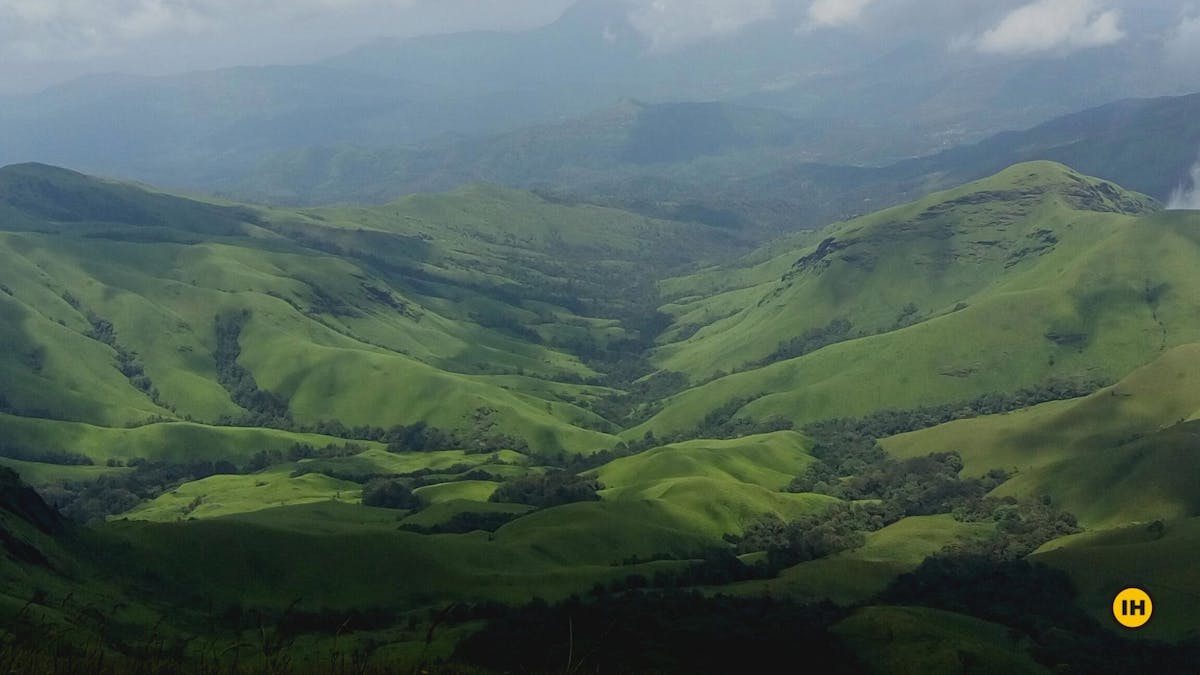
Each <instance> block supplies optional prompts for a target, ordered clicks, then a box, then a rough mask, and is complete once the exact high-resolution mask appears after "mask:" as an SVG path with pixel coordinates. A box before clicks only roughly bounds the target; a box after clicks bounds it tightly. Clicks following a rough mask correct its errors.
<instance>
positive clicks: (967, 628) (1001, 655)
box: [834, 607, 1050, 675]
mask: <svg viewBox="0 0 1200 675" xmlns="http://www.w3.org/2000/svg"><path fill="white" fill-rule="evenodd" d="M834 632H835V633H837V634H838V635H839V636H841V637H842V638H843V639H845V640H846V641H847V642H848V643H849V645H850V646H851V648H852V649H854V652H855V654H856V655H858V657H859V658H860V659H861V660H862V661H863V662H864V663H865V664H866V665H867V667H868V668H869V671H870V672H872V673H879V674H880V675H883V674H884V673H926V674H928V675H939V674H945V675H954V674H956V673H963V672H971V673H980V674H981V675H982V674H985V673H986V674H994V675H1009V674H1012V675H1016V674H1018V673H1022V674H1028V675H1035V674H1036V675H1046V674H1047V673H1049V672H1050V671H1049V670H1047V669H1046V668H1045V667H1044V666H1041V665H1039V664H1038V663H1037V662H1036V661H1034V660H1033V658H1032V657H1030V655H1029V654H1028V652H1027V651H1026V649H1025V648H1024V647H1023V645H1022V644H1021V641H1020V640H1021V636H1019V635H1016V636H1014V635H1013V634H1012V632H1011V631H1010V629H1008V628H1006V627H1004V626H1001V625H998V624H994V623H989V622H987V621H982V620H980V619H975V618H972V617H969V616H963V615H961V614H955V613H953V612H944V611H941V610H936V609H928V608H924V607H864V608H863V609H860V610H859V611H857V612H855V613H854V615H853V616H851V617H849V618H847V619H845V620H843V621H841V622H840V623H839V624H837V626H835V627H834Z"/></svg>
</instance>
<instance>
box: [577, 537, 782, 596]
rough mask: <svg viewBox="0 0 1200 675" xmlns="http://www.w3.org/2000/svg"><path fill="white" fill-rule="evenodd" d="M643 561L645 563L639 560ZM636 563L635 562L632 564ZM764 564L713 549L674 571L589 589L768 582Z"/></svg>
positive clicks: (610, 590)
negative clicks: (750, 561)
mask: <svg viewBox="0 0 1200 675" xmlns="http://www.w3.org/2000/svg"><path fill="white" fill-rule="evenodd" d="M652 557H654V558H657V559H659V560H675V559H677V558H676V557H675V556H670V555H658V556H652ZM642 562H646V561H642ZM635 564H636V563H635ZM774 575H775V572H774V571H772V570H771V569H770V568H769V567H768V566H767V565H765V564H755V565H748V564H746V563H745V562H743V561H742V560H741V559H740V558H738V557H737V555H735V554H734V552H733V551H732V550H731V549H729V548H713V549H709V550H706V551H703V552H702V553H700V554H699V555H698V556H695V557H693V558H692V559H690V560H689V561H688V563H687V564H686V565H685V566H683V567H680V568H676V569H669V570H668V569H659V570H655V572H654V574H653V575H651V576H649V577H647V576H645V575H643V574H631V575H629V576H627V577H625V578H624V579H614V580H613V581H611V582H609V583H608V585H604V584H597V585H596V586H594V587H593V588H592V590H591V594H592V595H593V596H599V595H603V594H605V593H621V592H624V591H632V590H640V589H643V588H659V589H682V588H692V587H695V586H725V585H728V584H735V583H738V582H739V581H750V580H752V579H769V578H770V577H772V576H774Z"/></svg>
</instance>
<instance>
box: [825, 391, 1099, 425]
mask: <svg viewBox="0 0 1200 675" xmlns="http://www.w3.org/2000/svg"><path fill="white" fill-rule="evenodd" d="M1105 386H1107V383H1105V382H1104V381H1102V380H1095V379H1077V380H1068V379H1055V380H1050V381H1048V382H1045V383H1042V384H1040V385H1037V386H1034V387H1029V388H1026V389H1021V390H1018V391H1016V392H1013V393H1008V394H1001V393H990V394H983V395H982V396H978V397H976V398H973V399H971V400H969V401H965V402H962V403H948V404H945V405H936V406H923V407H920V408H914V409H912V410H880V411H877V412H874V413H871V414H870V415H867V416H866V417H861V418H836V419H830V420H825V421H822V422H816V423H814V424H811V425H808V426H807V427H805V433H807V434H809V435H810V436H812V437H814V438H818V439H825V438H831V437H836V436H837V435H839V434H844V433H852V434H855V435H858V436H861V437H867V438H872V439H877V438H887V437H888V436H895V435H897V434H903V433H908V432H910V431H917V430H920V429H927V428H929V427H935V426H938V425H939V424H945V423H946V422H952V421H954V420H960V419H968V418H972V417H981V416H983V415H995V414H999V413H1005V412H1012V411H1014V410H1021V409H1022V408H1028V407H1030V406H1034V405H1038V404H1040V403H1047V402H1049V401H1062V400H1066V399H1072V398H1079V397H1081V396H1087V395H1088V394H1091V393H1094V392H1095V391H1097V390H1099V389H1102V388H1104V387H1105Z"/></svg>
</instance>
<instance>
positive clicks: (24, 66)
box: [0, 0, 1200, 92]
mask: <svg viewBox="0 0 1200 675" xmlns="http://www.w3.org/2000/svg"><path fill="white" fill-rule="evenodd" d="M572 1H573V0H0V91H6V92H13V91H36V90H40V89H44V88H46V87H47V86H50V85H52V84H55V83H57V82H61V81H64V80H67V79H71V78H75V77H78V76H81V75H84V74H88V73H96V72H122V73H130V74H138V75H158V74H169V73H176V72H186V71H192V70H206V69H213V68H221V67H229V66H236V65H263V64H277V63H305V62H310V61H315V60H318V59H320V58H323V57H326V56H331V55H334V54H337V53H340V52H344V51H346V50H349V49H351V48H353V47H355V46H357V45H359V44H363V43H365V42H368V41H370V40H372V39H375V38H378V37H405V36H413V35H423V34H432V33H445V32H456V31H464V30H475V29H497V30H512V29H521V28H530V27H534V26H539V25H544V24H547V23H549V22H551V21H553V20H554V19H555V18H556V17H558V16H559V15H560V14H561V13H562V12H563V11H564V10H565V9H567V8H568V6H569V5H571V4H572ZM588 1H591V2H596V1H600V0H588ZM608 1H611V2H622V3H624V4H626V5H627V6H628V8H627V9H628V17H629V20H630V22H631V24H632V25H633V26H634V27H635V28H636V29H637V30H638V31H639V32H640V33H642V34H643V36H644V38H645V42H646V45H647V51H648V52H655V51H673V50H678V49H682V48H685V47H687V46H688V45H690V44H694V43H695V42H698V41H703V40H719V39H722V38H725V37H728V36H730V35H735V34H737V32H739V31H740V30H743V29H744V28H745V27H746V26H749V25H752V24H754V23H756V22H759V21H768V20H777V21H791V22H793V23H795V24H796V34H797V39H798V40H801V39H804V37H805V35H806V34H807V33H810V32H812V31H818V30H861V31H875V32H877V33H879V34H880V35H885V36H887V35H890V36H894V35H895V34H896V33H906V34H908V33H920V34H921V37H924V38H926V39H929V40H933V41H934V42H942V43H944V44H945V45H946V47H947V50H948V51H950V52H953V51H955V50H970V51H973V52H977V53H980V54H988V55H993V56H995V57H997V58H1004V57H1013V56H1023V57H1028V56H1038V55H1043V56H1046V57H1053V56H1055V55H1057V54H1062V53H1068V52H1071V51H1076V50H1080V49H1099V48H1104V47H1107V46H1111V45H1114V44H1118V43H1120V42H1122V41H1124V40H1127V39H1132V38H1135V37H1137V36H1136V35H1134V34H1133V31H1132V30H1131V25H1133V24H1135V23H1136V21H1135V20H1136V18H1137V17H1138V16H1139V15H1141V14H1143V13H1144V10H1145V8H1147V7H1151V6H1153V7H1157V8H1159V9H1160V10H1163V11H1164V12H1165V14H1166V15H1167V16H1168V17H1169V22H1168V24H1167V25H1166V26H1165V27H1163V28H1161V30H1162V34H1161V35H1157V36H1155V37H1156V38H1157V39H1161V41H1162V42H1163V45H1164V47H1163V48H1164V58H1166V59H1168V60H1169V61H1170V62H1172V63H1175V64H1176V65H1178V66H1180V67H1186V66H1187V65H1189V64H1194V63H1196V59H1197V58H1200V0H608Z"/></svg>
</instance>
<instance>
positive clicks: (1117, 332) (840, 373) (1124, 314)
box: [628, 163, 1200, 437]
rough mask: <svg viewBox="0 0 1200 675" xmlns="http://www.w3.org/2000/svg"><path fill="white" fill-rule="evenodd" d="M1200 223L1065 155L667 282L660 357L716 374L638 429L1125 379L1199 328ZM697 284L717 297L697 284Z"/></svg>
mask: <svg viewBox="0 0 1200 675" xmlns="http://www.w3.org/2000/svg"><path fill="white" fill-rule="evenodd" d="M1195 223H1196V218H1195V216H1194V215H1193V214H1189V213H1155V212H1153V206H1152V202H1150V201H1149V200H1148V199H1146V198H1144V197H1140V196H1138V195H1136V194H1133V193H1128V192H1124V191H1122V190H1120V189H1119V188H1116V187H1115V186H1113V185H1112V184H1110V183H1105V182H1102V181H1095V180H1094V179H1087V178H1084V177H1082V176H1080V175H1079V174H1077V173H1075V172H1073V171H1071V170H1069V169H1067V168H1065V167H1063V166H1061V165H1056V164H1051V163H1032V164H1022V165H1017V166H1015V167H1012V168H1010V169H1008V170H1006V171H1004V172H1002V173H1001V174H998V175H997V176H995V177H993V178H990V179H986V180H984V181H979V182H976V183H972V184H970V185H967V186H964V187H962V188H958V189H955V190H952V191H949V192H945V193H939V194H935V195H932V196H930V197H928V198H926V199H924V200H921V201H919V202H916V203H914V204H911V205H907V206H903V207H897V208H895V209H889V210H886V211H882V212H880V213H877V214H873V215H871V216H867V217H864V218H861V219H857V220H853V221H849V222H846V223H842V224H838V225H834V226H832V227H831V228H829V229H828V230H827V231H825V232H823V233H821V235H819V236H820V237H824V238H823V239H821V240H820V242H819V243H816V242H815V241H814V240H815V239H818V237H813V238H812V239H810V240H809V242H812V243H807V242H802V243H801V244H800V245H797V246H796V247H795V248H793V249H791V250H790V251H789V252H786V253H780V252H778V251H777V249H772V250H771V251H770V255H771V257H770V258H768V259H767V260H766V261H765V262H764V261H763V260H762V258H763V256H762V255H761V254H760V255H759V256H757V257H752V258H750V259H749V260H748V261H747V263H746V264H747V265H748V267H747V268H746V269H744V270H738V268H737V267H736V266H734V268H733V271H732V272H731V273H728V274H727V273H726V269H725V268H717V269H715V270H713V271H711V272H706V273H702V274H701V275H699V276H695V277H685V278H682V279H679V280H672V281H668V282H665V284H664V287H665V289H666V292H667V293H669V294H670V295H672V296H675V297H677V298H678V299H676V300H675V301H674V302H673V303H672V304H669V305H667V306H666V307H665V309H666V310H667V311H669V312H670V313H671V314H672V315H673V316H674V317H675V322H676V326H677V328H676V329H674V331H669V332H667V333H666V334H665V336H666V337H665V339H664V342H665V344H662V345H661V346H659V347H658V348H657V349H656V351H655V357H654V359H655V362H656V363H657V364H658V365H659V366H660V367H662V368H664V369H665V370H670V371H678V372H683V373H685V374H686V375H688V376H689V377H690V378H691V379H692V381H693V382H705V381H706V380H712V381H710V382H708V383H706V384H702V385H701V386H698V387H695V388H693V389H690V390H687V391H685V392H683V393H681V394H679V395H677V396H675V397H673V398H671V399H669V400H668V401H667V402H666V405H665V408H664V409H663V410H662V412H660V413H659V414H658V415H657V416H656V417H654V418H653V419H651V420H650V421H648V422H646V423H645V424H643V425H642V426H640V427H638V428H635V429H633V430H631V431H630V432H628V436H629V437H640V436H641V435H642V434H643V433H644V432H646V431H648V430H649V431H654V432H655V433H657V434H659V435H662V434H664V433H666V434H670V433H673V432H677V431H680V430H684V429H687V428H689V427H691V426H694V425H696V424H697V423H699V422H700V421H701V420H702V419H704V418H705V416H706V415H708V414H710V413H712V412H713V411H715V410H717V409H718V408H721V409H728V408H732V409H733V410H734V411H735V412H734V415H735V416H739V417H747V418H754V419H766V418H769V417H771V416H782V417H784V418H786V419H789V420H792V421H794V422H796V423H806V422H810V421H815V420H820V419H824V418H828V417H837V416H847V415H849V416H858V415H865V414H867V413H870V412H872V411H874V410H878V409H881V408H897V409H911V408H915V407H919V406H922V405H938V404H943V403H953V402H959V401H964V400H967V399H971V398H974V397H976V396H979V395H982V394H986V393H995V392H1012V391H1016V390H1017V389H1021V388H1026V387H1031V386H1035V385H1038V384H1040V383H1043V382H1045V381H1047V380H1050V379H1055V378H1057V379H1066V380H1071V379H1107V380H1110V381H1112V380H1115V379H1117V378H1120V377H1122V376H1124V375H1125V374H1127V373H1129V372H1130V371H1132V370H1133V369H1135V368H1137V367H1139V366H1141V365H1144V364H1146V363H1148V362H1149V361H1151V360H1153V359H1154V358H1156V357H1157V356H1158V355H1160V354H1161V353H1163V352H1164V351H1165V350H1167V349H1170V348H1171V347H1173V346H1177V345H1182V344H1187V343H1191V342H1195V341H1197V340H1198V339H1200V325H1198V324H1197V322H1196V318H1195V317H1196V316H1197V314H1196V311H1195V301H1194V298H1196V297H1197V289H1196V288H1195V285H1196V283H1197V282H1196V279H1195V278H1194V275H1193V274H1191V273H1190V271H1189V270H1191V269H1194V267H1195V264H1196V261H1197V257H1198V256H1200V248H1198V247H1197V240H1196V228H1195ZM787 260H790V261H791V265H790V267H786V268H785V267H784V265H783V263H784V262H785V261H787ZM781 269H782V270H784V271H783V272H782V274H781ZM780 274H781V275H780ZM777 275H778V276H777ZM693 280H695V282H696V285H698V286H699V287H701V288H708V289H709V291H710V292H708V293H706V294H704V295H685V293H687V291H686V290H685V289H686V288H687V287H688V286H690V285H692V283H693ZM685 327H686V328H688V330H685ZM730 371H739V372H736V373H735V374H733V375H727V373H729V372H730ZM723 374H725V375H724V376H722V375H723ZM713 378H716V379H713Z"/></svg>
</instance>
